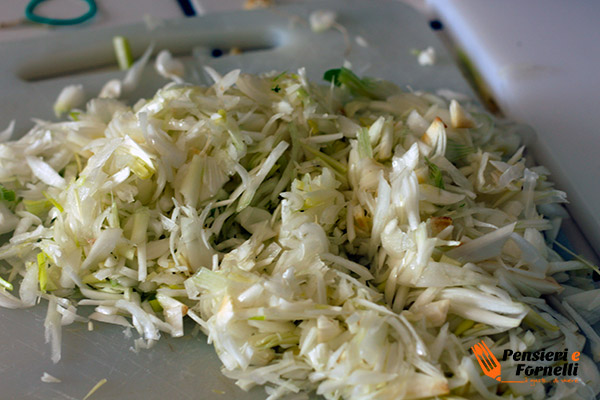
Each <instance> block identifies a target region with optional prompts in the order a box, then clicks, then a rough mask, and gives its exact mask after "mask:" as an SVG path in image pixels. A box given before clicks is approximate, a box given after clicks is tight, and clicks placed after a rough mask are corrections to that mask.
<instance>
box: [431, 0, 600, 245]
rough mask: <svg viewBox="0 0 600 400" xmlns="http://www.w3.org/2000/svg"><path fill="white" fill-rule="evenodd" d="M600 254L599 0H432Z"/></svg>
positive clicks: (460, 46)
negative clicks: (531, 137)
mask: <svg viewBox="0 0 600 400" xmlns="http://www.w3.org/2000/svg"><path fill="white" fill-rule="evenodd" d="M429 2H430V3H431V4H432V5H433V6H434V8H435V9H436V10H437V12H438V14H439V16H440V18H441V19H442V20H443V22H444V24H445V25H446V27H447V28H448V30H449V31H450V34H451V36H452V37H453V38H454V40H455V42H456V44H457V46H458V48H460V49H462V50H464V51H465V52H466V53H467V55H468V57H469V58H470V60H471V61H472V63H473V64H474V65H475V67H476V69H477V71H478V73H479V74H480V75H481V76H482V77H483V79H484V80H485V82H486V83H487V85H488V86H489V89H490V91H491V92H492V94H493V96H494V99H495V100H496V102H497V103H498V104H499V105H500V108H501V109H502V111H503V112H504V113H505V114H506V115H507V116H508V117H509V118H511V119H514V120H518V121H522V122H525V123H527V124H529V125H531V126H532V127H533V128H534V130H535V131H536V133H537V138H538V140H537V142H536V143H535V145H534V146H532V149H533V151H534V154H535V157H536V159H537V161H538V162H540V163H541V164H542V165H545V166H547V167H548V168H549V169H550V171H551V172H552V177H551V178H552V180H553V181H555V182H556V183H557V184H558V186H559V188H560V189H561V190H564V191H565V192H567V195H568V198H569V201H570V204H569V205H568V206H567V209H568V210H569V212H570V213H571V215H572V216H573V217H574V219H575V221H576V222H577V224H578V225H579V226H580V227H581V230H582V231H583V233H584V234H585V235H586V238H587V239H588V240H589V242H590V243H591V244H592V247H593V248H594V249H595V251H596V253H597V254H599V255H600V72H599V69H598V65H599V64H600V51H599V45H600V25H599V24H598V18H599V17H600V2H598V1H579V2H569V1H564V0H528V1H522V0H505V1H495V0H429Z"/></svg>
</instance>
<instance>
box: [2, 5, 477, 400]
mask: <svg viewBox="0 0 600 400" xmlns="http://www.w3.org/2000/svg"><path fill="white" fill-rule="evenodd" d="M323 8H325V9H334V10H337V11H338V14H339V18H338V20H339V22H340V23H341V24H342V25H344V26H345V27H346V29H347V30H348V32H349V34H350V41H351V43H352V49H351V51H350V53H349V54H348V55H347V57H345V56H344V52H345V42H344V38H343V36H342V35H341V34H340V33H339V32H338V31H335V30H332V31H328V32H325V33H321V34H315V33H312V32H311V31H310V29H309V28H308V25H307V23H306V17H307V16H308V14H309V13H310V11H312V10H314V9H323ZM114 35H124V36H126V37H128V38H129V39H130V41H131V43H132V48H133V50H134V53H136V55H139V54H141V53H142V52H143V50H144V49H145V48H146V47H147V46H148V45H149V43H150V42H151V41H154V42H155V44H156V49H162V48H169V49H170V50H171V51H172V52H174V53H175V54H177V55H180V56H182V55H189V54H190V53H191V49H192V48H193V47H202V48H203V49H201V50H199V51H197V52H196V53H197V54H199V56H198V57H197V58H199V59H200V60H198V59H196V60H194V59H193V58H192V57H188V59H187V61H188V64H187V66H188V71H190V72H191V74H190V79H192V80H199V81H203V80H204V78H203V77H204V75H203V73H202V72H200V71H201V69H200V68H199V63H205V64H209V65H211V66H212V67H213V68H215V69H216V70H218V71H220V72H227V71H228V70H230V69H233V68H238V67H241V68H242V69H243V70H244V71H246V72H253V73H257V72H264V71H268V70H272V69H277V70H290V71H291V70H296V69H297V68H299V67H303V66H305V67H307V70H308V75H309V77H310V78H312V79H315V80H319V79H321V76H322V74H323V72H324V71H325V70H326V69H329V68H334V67H339V66H341V65H342V63H343V61H344V59H345V58H346V59H347V60H349V61H350V62H352V64H353V67H354V70H355V71H356V72H358V73H359V74H361V75H362V74H368V75H371V76H376V77H382V78H387V79H390V80H392V81H394V82H396V83H397V84H398V85H400V86H406V85H410V86H411V87H412V88H415V89H424V90H436V89H439V88H448V89H451V90H455V91H458V92H462V93H468V94H469V93H471V91H470V89H469V87H468V86H467V84H466V83H465V81H464V80H463V79H462V77H461V76H460V74H459V72H458V70H457V68H456V67H455V66H454V64H453V62H452V61H451V59H450V58H449V57H448V56H447V54H446V52H445V51H444V49H443V48H442V46H441V44H440V43H439V42H438V40H437V38H436V37H435V36H434V35H433V33H432V32H431V31H430V30H429V27H428V24H427V21H426V20H425V19H424V18H423V16H422V15H420V14H418V13H416V12H415V11H413V10H412V9H410V8H408V7H407V6H403V5H402V4H398V3H394V2H374V1H368V2H367V1H358V0H352V1H349V0H345V1H342V0H339V1H328V2H324V3H320V2H310V3H309V4H307V5H297V6H289V7H283V8H276V9H268V10H261V11H253V12H235V13H228V14H214V15H210V16H207V17H200V18H195V19H180V20H173V21H167V22H166V24H165V26H164V27H162V28H158V29H156V30H153V31H148V29H147V28H146V27H145V26H144V24H137V25H130V26H125V27H122V28H110V29H103V30H94V31H92V30H89V31H82V32H73V33H70V34H64V35H63V34H61V35H58V34H57V35H55V36H52V37H44V38H40V39H35V40H32V41H26V42H15V43H5V44H2V45H0V54H2V62H1V63H0V126H6V125H7V124H8V123H9V122H10V120H12V119H16V120H17V130H18V132H19V133H20V134H22V133H23V132H24V131H25V130H26V129H28V128H29V127H31V125H32V123H31V122H30V120H29V119H30V118H31V117H33V116H35V117H41V118H49V119H53V115H52V111H51V110H52V104H53V102H54V100H55V98H56V96H57V95H58V93H59V91H60V89H61V88H62V87H63V86H65V85H67V84H73V83H82V84H84V87H85V90H86V92H87V93H88V94H89V95H90V96H92V95H95V94H97V93H98V92H99V90H100V88H101V86H102V85H103V83H104V82H106V81H107V80H108V79H110V78H116V77H121V76H122V72H119V71H118V70H117V69H116V66H115V62H114V55H113V49H112V37H113V36H114ZM356 35H361V36H362V37H363V38H364V39H365V40H366V41H367V42H368V43H369V46H368V47H366V48H365V47H360V46H358V45H357V44H356V43H355V36H356ZM233 46H237V47H241V48H242V49H244V50H246V51H245V52H244V53H242V54H241V55H236V56H224V57H221V58H218V59H214V58H211V57H210V50H211V49H213V48H217V47H218V48H220V49H225V50H226V49H228V48H231V47H233ZM427 46H433V47H434V48H436V50H437V53H438V58H439V61H438V63H437V65H435V66H433V67H422V66H419V65H418V63H417V62H416V59H415V57H414V56H413V55H412V54H411V50H412V49H424V48H426V47H427ZM252 49H255V51H251V50H252ZM143 82H144V83H143V85H142V87H140V89H139V90H138V91H137V92H136V93H133V94H132V97H133V98H137V97H140V96H149V95H151V94H152V93H153V92H154V91H155V90H156V89H157V88H158V87H159V86H160V85H162V84H165V83H166V81H165V80H163V79H161V78H159V77H157V75H156V74H155V73H154V72H153V71H152V69H151V68H148V70H147V71H146V73H145V76H144V80H143ZM44 315H45V304H42V305H40V306H39V307H37V308H34V309H33V310H28V311H23V310H4V309H1V310H0V398H2V399H44V400H51V399H81V398H82V397H83V396H84V395H85V394H86V393H87V392H88V390H89V389H91V388H92V387H93V386H94V385H95V384H96V383H97V382H98V381H100V380H101V379H104V378H106V379H107V383H106V384H105V385H104V386H102V387H101V388H100V389H99V390H98V391H97V392H96V393H95V394H94V395H93V397H92V399H93V400H101V399H140V400H141V399H164V398H168V399H181V400H185V399H233V398H235V399H261V398H265V397H266V396H265V394H264V391H263V390H262V389H255V390H253V391H251V392H249V393H245V392H242V391H241V390H240V389H238V388H237V387H236V386H235V385H234V384H233V382H232V381H230V380H228V379H227V378H225V377H223V376H222V375H221V373H220V362H219V360H218V358H217V357H216V355H215V354H214V351H213V349H212V347H210V346H209V345H207V344H206V338H205V337H204V336H203V335H201V334H200V335H199V336H198V337H196V338H194V337H191V336H186V337H185V338H182V339H173V338H170V337H168V336H166V335H165V336H164V337H163V338H162V339H161V340H160V342H159V343H158V345H157V346H156V347H155V348H153V349H152V350H145V351H141V352H140V353H139V354H134V353H133V352H132V351H130V349H129V348H130V346H131V345H132V339H127V338H125V337H124V335H123V333H122V329H120V328H116V327H113V326H106V325H102V324H100V323H96V324H95V330H94V331H92V332H88V331H87V327H86V325H84V324H74V325H71V326H68V327H66V328H65V329H63V338H62V343H63V346H62V349H63V350H62V360H61V361H60V362H59V363H58V364H56V365H53V364H52V362H51V361H50V348H49V346H48V345H46V344H44V337H43V319H44ZM190 330H191V326H190V329H188V330H187V331H188V333H189V331H190ZM44 372H47V373H49V374H51V375H53V376H55V377H57V378H59V379H61V380H62V383H58V384H48V383H42V382H41V381H40V377H41V376H42V374H43V373H44Z"/></svg>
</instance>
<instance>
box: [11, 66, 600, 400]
mask: <svg viewBox="0 0 600 400" xmlns="http://www.w3.org/2000/svg"><path fill="white" fill-rule="evenodd" d="M209 71H210V74H211V76H212V77H213V79H214V80H215V83H214V85H212V86H211V87H199V86H192V85H186V84H183V83H181V81H180V80H179V81H178V82H173V83H171V84H168V85H167V86H165V87H164V88H162V89H160V90H159V91H158V93H156V95H155V96H154V97H153V98H152V99H148V100H145V99H142V100H139V101H138V102H137V103H136V104H135V105H134V106H133V107H129V106H127V105H126V104H124V103H123V102H121V101H119V100H117V99H114V98H106V97H104V98H95V99H93V100H90V101H89V102H88V103H87V106H86V107H85V109H84V110H80V111H73V112H71V113H70V120H69V121H64V122H58V123H50V122H44V121H36V125H35V127H34V128H33V129H32V130H31V131H30V132H29V133H27V134H26V135H25V136H24V137H22V138H21V139H19V140H17V141H10V142H8V141H7V142H4V143H1V144H0V183H1V185H2V187H1V189H2V191H1V192H2V200H1V201H0V221H1V225H0V226H1V228H2V229H1V232H2V233H10V240H9V241H8V242H7V243H6V244H4V245H3V246H2V247H1V248H0V259H1V267H0V276H1V277H2V278H1V281H0V283H1V286H2V288H1V289H0V305H2V306H4V307H9V308H21V307H31V306H33V305H35V304H36V303H37V302H38V299H39V298H43V299H46V300H47V304H48V312H47V317H46V320H45V322H44V326H45V328H46V338H47V340H48V341H49V342H51V346H52V358H53V360H54V361H55V362H57V361H58V360H59V359H60V347H61V326H64V325H67V324H70V323H73V322H75V321H81V322H89V321H101V322H107V323H112V324H117V325H122V326H124V327H131V328H132V329H134V330H135V331H137V333H138V334H139V337H138V338H137V339H135V346H136V348H145V347H150V346H151V345H152V344H153V343H154V342H155V341H157V340H159V338H160V336H161V335H162V334H168V335H171V336H174V337H177V336H182V335H183V334H184V317H185V316H188V317H190V318H191V319H192V320H193V321H195V322H196V323H197V324H198V326H199V327H200V329H201V330H202V331H203V332H205V333H206V335H207V336H208V341H209V343H212V344H213V345H214V347H215V350H216V352H217V354H218V356H219V357H220V359H221V361H222V363H223V373H224V374H225V375H226V376H228V377H230V378H232V379H235V380H236V382H237V384H238V385H239V386H240V387H241V388H243V389H249V388H251V387H253V386H255V385H265V387H266V390H267V393H268V394H269V398H270V399H275V398H278V397H280V396H283V395H286V394H289V393H296V392H305V391H311V390H314V391H316V393H318V394H319V395H322V396H324V397H325V398H328V399H338V398H346V399H351V398H352V399H359V398H360V399H400V398H405V399H417V398H426V397H435V396H438V397H440V396H441V397H444V396H450V397H452V398H461V397H475V398H478V397H479V398H486V399H493V398H501V397H502V398H504V397H506V396H509V397H510V396H512V398H519V397H530V398H533V399H542V398H553V399H558V398H566V397H568V398H570V399H575V398H581V399H583V398H593V397H594V396H595V395H596V394H597V393H598V392H599V391H600V376H599V375H598V371H597V368H596V366H595V364H594V362H593V361H592V360H591V359H590V358H588V357H587V356H585V355H582V356H581V361H580V367H579V376H578V378H579V383H560V384H555V383H552V384H546V385H543V384H537V385H528V384H500V383H498V382H497V381H494V380H492V379H489V378H487V377H485V376H482V371H481V369H480V368H479V366H478V364H477V361H476V360H475V358H474V356H473V355H472V354H471V353H470V351H469V348H470V346H472V345H473V344H475V343H476V342H478V341H480V340H485V342H486V343H487V344H488V346H489V347H490V348H491V349H492V350H493V352H494V353H495V354H496V356H497V358H498V359H501V357H502V352H503V350H504V349H512V350H513V351H524V350H529V351H533V350H540V349H547V350H548V351H563V349H565V348H567V349H569V352H573V351H583V348H584V344H585V343H586V339H585V337H584V335H583V334H582V333H581V332H583V333H584V334H585V335H586V336H587V337H588V339H589V342H590V343H591V350H592V353H593V354H594V355H595V356H600V338H599V337H598V335H597V334H596V333H595V332H594V331H593V329H592V328H591V324H594V323H596V322H597V321H598V320H600V302H599V301H598V299H599V298H600V296H599V293H600V289H598V284H597V282H594V280H593V279H592V277H591V274H592V271H591V269H590V268H589V265H586V263H585V262H583V261H581V260H578V259H575V260H571V261H564V260H563V259H562V258H561V257H560V256H559V254H558V253H557V252H556V251H555V250H553V247H554V245H553V243H554V241H555V238H556V235H557V232H558V229H559V226H560V222H561V219H562V218H564V217H565V216H566V214H565V212H564V210H563V208H562V207H561V206H560V205H559V203H563V202H565V194H564V193H562V192H560V191H558V190H555V189H554V188H553V186H552V184H551V183H550V182H549V181H548V179H547V177H548V171H547V170H546V169H545V168H543V167H540V166H532V165H530V164H529V163H528V162H527V161H526V159H525V157H524V155H523V154H524V153H523V151H524V148H523V147H521V138H520V136H519V135H518V134H517V133H516V132H515V128H514V126H512V125H506V124H502V123H499V122H498V121H496V120H494V119H493V118H491V117H489V116H488V115H486V114H484V113H483V112H481V111H478V110H477V109H475V108H474V107H473V106H467V105H460V104H459V103H458V102H457V101H456V100H451V101H449V100H448V99H447V98H444V97H441V96H437V95H433V94H430V93H420V92H406V91H402V90H400V89H397V88H395V87H394V86H393V85H390V84H389V83H385V82H381V81H375V80H361V79H358V78H357V77H356V76H355V75H353V74H351V72H349V71H348V70H345V69H342V70H337V72H334V74H333V75H334V76H333V77H331V75H330V77H331V80H332V82H331V85H317V84H314V83H310V82H308V81H307V79H306V76H305V72H304V70H300V71H299V72H298V73H296V74H295V73H280V74H279V73H267V74H265V75H262V76H255V75H249V74H243V73H240V71H239V70H235V71H232V72H230V73H228V74H226V75H225V76H220V75H219V74H217V73H216V72H215V71H213V70H209ZM117 83H118V82H117ZM334 83H336V84H337V85H335V84H334ZM109 97H110V96H109ZM3 136H7V135H3ZM13 284H15V285H14V286H13ZM80 306H93V307H95V308H94V311H93V312H91V314H89V315H87V314H88V313H84V312H83V310H85V307H84V308H81V307H80ZM67 345H68V344H67ZM596 361H598V360H596ZM546 363H548V362H546ZM550 363H551V362H550ZM541 364H544V363H541ZM514 375H515V366H514V364H513V362H512V361H510V360H508V361H505V362H502V377H503V379H505V380H506V379H510V378H515V376H514ZM450 397H446V398H450Z"/></svg>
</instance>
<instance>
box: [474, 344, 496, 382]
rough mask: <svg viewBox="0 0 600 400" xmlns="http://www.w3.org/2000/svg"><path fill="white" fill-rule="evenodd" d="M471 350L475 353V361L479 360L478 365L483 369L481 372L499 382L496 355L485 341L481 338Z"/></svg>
mask: <svg viewBox="0 0 600 400" xmlns="http://www.w3.org/2000/svg"><path fill="white" fill-rule="evenodd" d="M471 350H473V354H475V357H477V361H479V366H480V367H481V369H482V370H483V373H484V374H486V375H487V376H489V377H490V378H492V379H495V380H497V381H498V382H501V380H500V372H501V367H500V363H499V362H498V359H497V358H496V356H494V354H492V351H491V350H490V348H489V347H488V346H487V344H485V342H484V341H483V340H482V341H481V342H479V343H477V344H475V345H474V346H473V347H471Z"/></svg>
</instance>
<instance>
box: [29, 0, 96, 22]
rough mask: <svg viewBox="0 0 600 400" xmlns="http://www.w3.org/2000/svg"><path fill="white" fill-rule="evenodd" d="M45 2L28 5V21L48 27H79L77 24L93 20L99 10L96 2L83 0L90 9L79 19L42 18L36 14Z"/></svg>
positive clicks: (34, 2) (33, 1) (40, 1)
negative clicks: (37, 9)
mask: <svg viewBox="0 0 600 400" xmlns="http://www.w3.org/2000/svg"><path fill="white" fill-rule="evenodd" d="M44 1H46V0H31V1H30V2H29V4H27V7H25V17H26V18H27V19H28V20H30V21H33V22H37V23H39V24H46V25H77V24H80V23H82V22H85V21H87V20H88V19H90V18H92V17H93V16H94V15H96V11H97V10H98V8H97V7H96V2H95V1H94V0H82V1H84V2H85V3H87V5H88V6H89V7H90V8H89V10H88V11H87V12H86V13H85V14H83V15H80V16H79V17H75V18H66V19H58V18H48V17H42V16H40V15H37V14H36V13H35V8H36V7H37V6H39V5H40V3H43V2H44Z"/></svg>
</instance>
